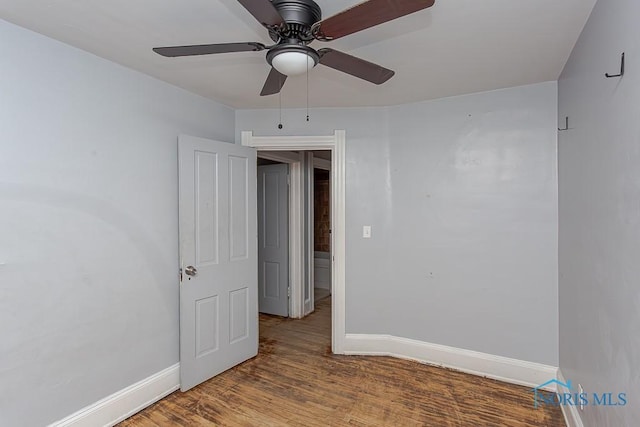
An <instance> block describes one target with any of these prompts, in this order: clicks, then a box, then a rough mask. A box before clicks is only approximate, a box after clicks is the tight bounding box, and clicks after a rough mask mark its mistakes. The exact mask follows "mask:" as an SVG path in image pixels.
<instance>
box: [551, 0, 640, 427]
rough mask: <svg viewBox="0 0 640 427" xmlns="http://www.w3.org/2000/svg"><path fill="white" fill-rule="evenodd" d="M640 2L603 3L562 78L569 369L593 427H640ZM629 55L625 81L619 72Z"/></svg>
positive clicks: (563, 352) (563, 269)
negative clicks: (594, 400) (594, 398)
mask: <svg viewBox="0 0 640 427" xmlns="http://www.w3.org/2000/svg"><path fill="white" fill-rule="evenodd" d="M638 17H640V3H639V2H638V1H637V0H613V1H598V3H597V4H596V6H595V9H594V10H593V13H592V14H591V18H590V19H589V22H588V23H587V25H586V27H585V29H584V31H583V33H582V35H581V36H580V39H579V40H578V42H577V44H576V46H575V48H574V50H573V53H572V55H571V58H570V59H569V61H568V63H567V65H566V67H565V69H564V72H563V73H562V76H561V78H560V81H559V115H560V117H561V121H562V122H564V117H565V116H569V126H570V128H571V129H570V130H569V131H566V132H561V133H560V137H559V140H558V144H559V175H560V179H559V181H560V238H559V245H560V249H559V256H560V283H559V288H560V369H561V371H562V373H563V375H564V377H565V378H566V379H568V380H571V381H573V383H574V385H575V387H577V384H578V383H579V384H582V386H583V387H584V390H585V392H588V393H593V392H598V393H604V392H613V393H616V394H617V393H619V392H626V393H627V396H628V400H629V403H628V405H627V406H625V407H624V408H611V407H609V408H606V407H598V406H587V407H586V408H585V410H584V412H581V413H580V414H581V416H582V419H583V421H584V424H585V425H586V426H598V427H606V426H638V425H640V404H639V403H638V398H639V396H640V339H639V337H640V285H639V283H638V279H639V278H640V264H639V263H638V259H639V254H640V168H639V167H638V165H639V164H640V139H639V135H640V121H639V120H638V117H640V74H639V73H638V70H640V44H639V43H638V40H640V26H639V25H638ZM622 51H625V52H626V59H627V73H626V74H625V76H624V78H622V79H618V78H614V79H606V78H605V77H604V73H605V72H609V73H616V72H617V71H618V69H619V64H620V53H621V52H622Z"/></svg>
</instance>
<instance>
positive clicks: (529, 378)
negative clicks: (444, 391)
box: [344, 334, 558, 391]
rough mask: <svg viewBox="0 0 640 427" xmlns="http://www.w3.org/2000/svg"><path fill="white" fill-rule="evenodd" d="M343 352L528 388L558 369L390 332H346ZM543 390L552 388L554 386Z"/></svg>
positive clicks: (540, 382)
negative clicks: (435, 367) (463, 373)
mask: <svg viewBox="0 0 640 427" xmlns="http://www.w3.org/2000/svg"><path fill="white" fill-rule="evenodd" d="M344 354H354V355H355V354H357V355H363V356H367V355H368V356H393V357H398V358H401V359H409V360H415V361H418V362H421V363H426V364H429V365H435V366H442V367H445V368H451V369H455V370H457V371H462V372H466V373H469V374H473V375H479V376H481V377H487V378H492V379H495V380H498V381H504V382H508V383H511V384H517V385H522V386H527V387H532V388H533V387H536V386H538V385H539V384H543V383H545V382H547V381H548V380H550V379H552V378H555V377H556V373H557V370H558V368H556V367H554V366H549V365H543V364H540V363H533V362H526V361H523V360H518V359H511V358H508V357H503V356H495V355H493V354H487V353H480V352H477V351H472V350H464V349H460V348H455V347H449V346H446V345H440V344H431V343H427V342H423V341H417V340H412V339H408V338H400V337H395V336H392V335H369V334H346V337H345V341H344ZM545 389H547V390H549V391H555V390H556V389H555V387H554V386H550V387H548V388H545Z"/></svg>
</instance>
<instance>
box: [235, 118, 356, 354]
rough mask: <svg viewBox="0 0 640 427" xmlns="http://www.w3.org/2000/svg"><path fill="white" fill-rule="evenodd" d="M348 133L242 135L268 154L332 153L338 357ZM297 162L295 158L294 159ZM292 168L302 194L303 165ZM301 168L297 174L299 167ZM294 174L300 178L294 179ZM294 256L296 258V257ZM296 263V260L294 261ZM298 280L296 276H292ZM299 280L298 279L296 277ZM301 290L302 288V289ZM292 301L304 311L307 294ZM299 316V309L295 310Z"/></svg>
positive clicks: (297, 250) (296, 248)
mask: <svg viewBox="0 0 640 427" xmlns="http://www.w3.org/2000/svg"><path fill="white" fill-rule="evenodd" d="M345 141H346V138H345V131H344V130H336V131H335V132H334V134H333V135H329V136H253V132H252V131H243V132H242V145H245V146H248V147H254V148H256V149H258V150H264V151H292V150H293V151H295V150H331V259H332V268H331V350H332V351H333V353H335V354H344V341H345V259H346V253H345V250H346V245H345V242H346V232H345V231H346V230H345V221H346V219H345V201H346V200H345V180H346V176H345V170H346V162H345ZM291 160H293V159H291ZM287 163H290V166H291V170H290V173H291V187H292V189H291V192H292V193H291V194H293V193H294V191H293V190H294V187H295V186H300V188H299V189H298V188H296V192H297V193H298V194H301V193H300V190H301V189H302V188H301V185H302V170H301V167H300V162H299V161H298V162H287ZM296 164H297V165H298V167H297V171H295V169H296V168H295V165H296ZM294 173H296V175H295V176H294ZM294 203H296V204H297V205H296V206H297V207H298V208H299V209H296V212H293V210H291V214H290V217H289V219H290V221H291V224H292V226H291V228H292V227H293V223H294V222H295V221H298V223H297V224H295V225H296V226H297V228H296V229H295V230H292V232H291V233H290V242H291V246H290V250H291V251H292V252H291V253H292V254H294V255H295V256H298V254H299V255H300V259H299V260H298V261H299V263H298V264H297V265H296V269H297V271H296V272H295V273H294V274H300V276H299V278H300V279H301V278H302V270H301V267H302V265H301V264H302V253H303V252H302V251H303V249H304V248H303V247H302V244H301V238H302V232H301V225H302V216H301V213H302V203H303V201H302V200H300V198H299V197H298V200H290V209H292V207H293V206H294ZM293 233H296V236H297V237H296V239H295V240H296V242H293V241H292V237H293ZM295 256H294V257H292V258H295ZM293 261H294V260H293V259H292V262H293ZM293 277H296V276H292V278H293ZM296 278H297V277H296ZM300 290H301V288H300ZM291 299H292V300H294V299H295V300H296V304H295V305H296V308H297V309H298V310H299V311H297V313H299V312H301V310H302V307H303V304H304V293H303V295H295V298H294V295H293V289H292V295H291ZM291 312H292V313H296V311H295V310H292V311H291Z"/></svg>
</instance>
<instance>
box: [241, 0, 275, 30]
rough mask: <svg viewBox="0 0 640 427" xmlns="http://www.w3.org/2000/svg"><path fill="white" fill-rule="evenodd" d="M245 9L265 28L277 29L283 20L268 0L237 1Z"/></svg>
mask: <svg viewBox="0 0 640 427" xmlns="http://www.w3.org/2000/svg"><path fill="white" fill-rule="evenodd" d="M238 3H240V4H241V5H242V6H244V8H245V9H247V10H248V11H249V13H250V14H252V15H253V17H254V18H256V19H257V20H258V22H259V23H261V24H262V25H264V26H265V27H267V28H274V27H279V26H281V25H282V24H284V19H282V16H280V13H279V12H278V10H277V9H276V8H275V7H274V6H273V4H271V2H270V1H269V0H238Z"/></svg>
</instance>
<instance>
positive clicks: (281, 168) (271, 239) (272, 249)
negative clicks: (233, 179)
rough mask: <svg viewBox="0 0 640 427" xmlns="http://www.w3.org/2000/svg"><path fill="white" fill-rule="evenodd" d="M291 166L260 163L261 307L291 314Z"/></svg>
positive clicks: (259, 302) (259, 250)
mask: <svg viewBox="0 0 640 427" xmlns="http://www.w3.org/2000/svg"><path fill="white" fill-rule="evenodd" d="M288 179H289V165H286V164H277V165H267V166H258V307H259V310H260V312H261V313H267V314H275V315H277V316H289V184H288Z"/></svg>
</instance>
